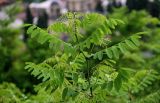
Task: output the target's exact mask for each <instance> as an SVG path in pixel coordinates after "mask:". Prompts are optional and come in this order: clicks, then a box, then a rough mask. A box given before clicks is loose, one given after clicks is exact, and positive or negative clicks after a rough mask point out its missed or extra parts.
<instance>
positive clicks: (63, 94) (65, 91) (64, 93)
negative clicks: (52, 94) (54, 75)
mask: <svg viewBox="0 0 160 103" xmlns="http://www.w3.org/2000/svg"><path fill="white" fill-rule="evenodd" d="M67 93H68V88H67V87H66V88H64V89H63V92H62V100H65V98H66V96H67Z"/></svg>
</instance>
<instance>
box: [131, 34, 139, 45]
mask: <svg viewBox="0 0 160 103" xmlns="http://www.w3.org/2000/svg"><path fill="white" fill-rule="evenodd" d="M137 38H139V36H132V37H131V40H132V42H133V43H134V44H135V45H136V46H139V45H140V42H139V41H138V39H137Z"/></svg>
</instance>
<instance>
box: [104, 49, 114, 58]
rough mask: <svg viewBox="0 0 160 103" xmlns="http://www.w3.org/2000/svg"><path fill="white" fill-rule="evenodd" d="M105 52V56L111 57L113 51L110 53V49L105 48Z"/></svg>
mask: <svg viewBox="0 0 160 103" xmlns="http://www.w3.org/2000/svg"><path fill="white" fill-rule="evenodd" d="M105 52H106V54H107V56H108V57H109V58H112V57H113V53H112V50H111V49H106V50H105Z"/></svg>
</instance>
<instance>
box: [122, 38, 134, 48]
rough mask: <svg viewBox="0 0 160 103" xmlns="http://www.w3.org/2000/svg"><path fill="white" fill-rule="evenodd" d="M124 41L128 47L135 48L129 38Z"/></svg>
mask: <svg viewBox="0 0 160 103" xmlns="http://www.w3.org/2000/svg"><path fill="white" fill-rule="evenodd" d="M125 43H126V44H127V45H128V47H130V48H136V46H135V45H134V44H133V42H132V41H130V40H125Z"/></svg>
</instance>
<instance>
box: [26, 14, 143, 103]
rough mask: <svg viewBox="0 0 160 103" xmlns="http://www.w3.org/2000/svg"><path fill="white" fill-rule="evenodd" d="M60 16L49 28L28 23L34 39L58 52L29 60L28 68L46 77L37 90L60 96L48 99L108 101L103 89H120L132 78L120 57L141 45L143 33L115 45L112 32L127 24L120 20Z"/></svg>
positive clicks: (84, 15) (73, 15)
mask: <svg viewBox="0 0 160 103" xmlns="http://www.w3.org/2000/svg"><path fill="white" fill-rule="evenodd" d="M60 19H61V22H59V21H57V22H55V23H54V24H53V25H51V26H50V27H49V28H48V29H47V31H45V30H43V29H40V28H39V27H37V26H35V25H26V26H29V29H28V31H27V33H28V34H30V35H31V38H35V39H36V40H37V42H39V43H41V44H44V43H47V44H48V46H49V47H50V48H51V49H53V52H54V53H53V54H54V56H52V57H50V58H49V59H46V60H44V61H43V62H42V63H39V64H35V63H32V62H28V63H26V67H25V69H27V70H28V71H29V72H30V73H31V74H32V75H33V76H35V77H37V78H38V79H41V80H42V83H40V84H39V85H38V86H37V87H36V90H37V91H39V92H40V91H44V90H45V92H46V93H48V94H50V95H51V96H53V95H56V96H57V95H59V96H58V97H55V99H54V100H50V101H48V102H60V101H62V102H63V101H64V102H80V101H78V100H79V98H83V99H82V102H93V101H94V102H95V103H96V102H102V101H105V100H106V99H105V98H103V99H102V100H101V99H100V98H98V96H100V95H101V91H102V90H105V91H106V90H107V91H111V90H112V89H113V90H114V91H115V92H116V91H119V90H120V89H121V86H122V84H123V82H125V81H127V80H128V78H129V74H128V73H129V70H128V69H127V68H120V69H118V68H116V64H117V63H116V60H117V59H118V58H119V56H120V55H121V54H123V53H125V51H128V50H130V49H131V50H133V49H134V48H137V46H139V38H140V34H143V33H139V34H135V35H133V36H131V37H128V38H125V39H124V40H120V42H118V43H116V44H113V42H112V39H110V38H109V35H110V34H112V30H114V29H115V28H116V26H117V25H119V24H121V25H123V24H124V23H123V22H122V21H121V20H119V19H107V18H106V17H105V16H103V15H100V14H96V13H91V14H78V13H67V14H66V15H64V16H62V17H61V18H60ZM63 19H66V20H65V22H62V20H63ZM97 19H101V20H100V21H97ZM64 33H66V34H68V36H69V37H70V39H68V40H67V41H63V40H61V39H60V37H61V35H63V34H64ZM57 34H58V35H57ZM106 93H107V92H106ZM44 94H45V93H44ZM41 95H42V94H41ZM37 96H38V95H37ZM103 96H105V93H104V95H103ZM47 98H50V96H49V97H47Z"/></svg>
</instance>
